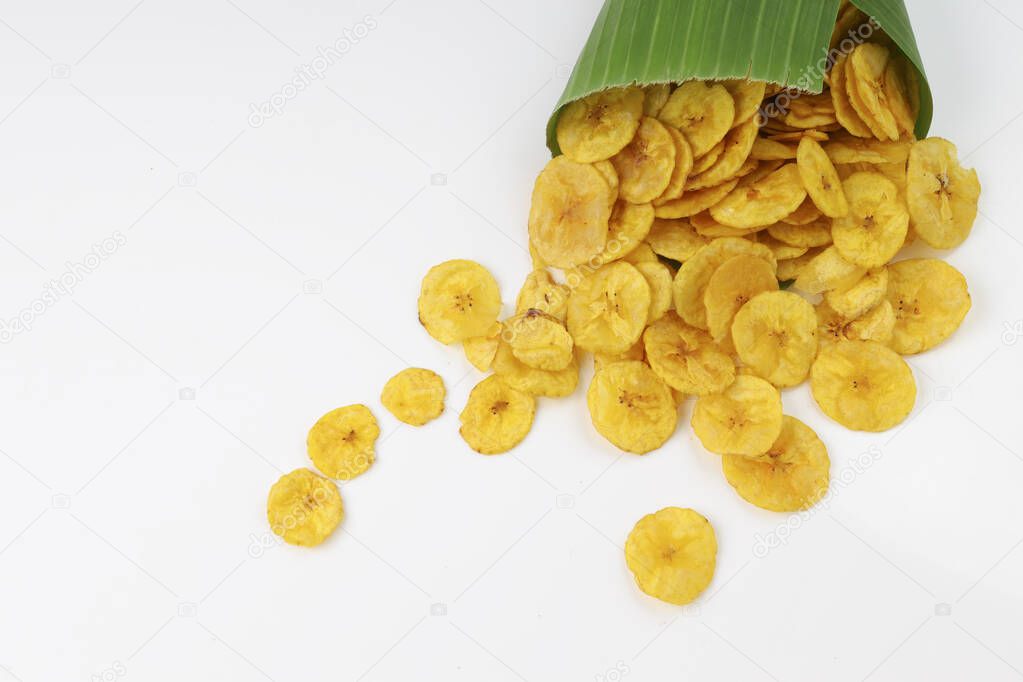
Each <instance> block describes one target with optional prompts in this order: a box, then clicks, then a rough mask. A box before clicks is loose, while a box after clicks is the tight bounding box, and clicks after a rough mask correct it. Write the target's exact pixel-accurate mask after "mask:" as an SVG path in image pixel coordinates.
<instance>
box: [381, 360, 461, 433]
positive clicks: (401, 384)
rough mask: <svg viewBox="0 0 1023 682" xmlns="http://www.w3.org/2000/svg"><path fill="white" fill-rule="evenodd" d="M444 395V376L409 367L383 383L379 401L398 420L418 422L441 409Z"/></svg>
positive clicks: (442, 408)
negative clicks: (442, 377)
mask: <svg viewBox="0 0 1023 682" xmlns="http://www.w3.org/2000/svg"><path fill="white" fill-rule="evenodd" d="M446 395H447V391H446V390H445V388H444V380H443V379H441V378H440V376H439V375H438V374H437V373H436V372H431V371H430V370H428V369H421V368H418V367H409V368H408V369H404V370H402V371H400V372H398V373H397V374H395V375H394V376H393V377H391V378H390V379H389V380H388V381H387V383H386V384H384V390H383V392H382V393H381V394H380V402H381V403H383V405H384V407H386V408H387V410H388V411H389V412H390V413H391V414H393V415H394V417H395V418H396V419H397V420H398V421H400V422H404V423H406V424H410V425H412V426H422V425H423V424H426V423H427V422H430V421H433V420H434V419H436V418H437V417H439V416H440V415H441V414H442V413H443V412H444V398H445V396H446Z"/></svg>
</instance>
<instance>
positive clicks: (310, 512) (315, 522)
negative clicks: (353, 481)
mask: <svg viewBox="0 0 1023 682" xmlns="http://www.w3.org/2000/svg"><path fill="white" fill-rule="evenodd" d="M344 515H345V510H344V505H343V504H342V502H341V493H340V492H338V489H337V485H336V484H335V483H334V482H333V481H331V480H329V479H326V478H323V477H322V476H318V475H317V474H315V473H313V472H312V471H309V470H308V469H295V470H294V471H292V472H291V473H287V474H284V475H283V476H281V477H280V478H279V479H278V480H277V482H276V483H274V484H273V487H271V488H270V495H269V496H268V498H267V501H266V518H267V520H268V521H269V522H270V530H272V531H273V532H274V534H275V535H279V536H280V537H281V538H282V539H283V540H284V541H285V542H287V543H288V544H289V545H300V546H303V547H315V546H316V545H318V544H320V543H321V542H323V541H324V540H326V539H327V538H328V537H330V534H331V533H333V532H334V529H335V528H337V527H338V524H340V523H341V519H343V518H344Z"/></svg>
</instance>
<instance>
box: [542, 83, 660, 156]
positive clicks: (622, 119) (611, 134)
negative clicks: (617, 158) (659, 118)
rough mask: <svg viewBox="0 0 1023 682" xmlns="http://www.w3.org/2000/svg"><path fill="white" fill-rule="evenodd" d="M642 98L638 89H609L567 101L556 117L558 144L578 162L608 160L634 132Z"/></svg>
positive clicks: (623, 145)
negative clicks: (568, 102)
mask: <svg viewBox="0 0 1023 682" xmlns="http://www.w3.org/2000/svg"><path fill="white" fill-rule="evenodd" d="M643 99H644V97H643V91H642V90H640V89H639V88H634V87H628V88H611V89H610V90H602V91H600V92H595V93H593V94H592V95H589V96H587V97H583V98H582V99H579V100H576V101H574V102H572V103H570V104H568V105H567V106H566V107H565V108H564V109H563V110H562V111H561V116H559V117H558V125H557V138H558V146H559V147H561V151H562V152H563V153H564V154H565V156H567V157H568V158H570V159H572V160H573V161H577V162H579V163H592V162H594V161H601V160H603V159H610V158H611V157H612V156H614V155H615V154H617V153H618V152H620V151H621V150H622V149H623V148H624V147H625V145H627V144H629V142H630V141H631V140H632V137H633V136H634V135H635V134H636V129H637V128H638V127H639V119H640V117H641V116H642V115H643Z"/></svg>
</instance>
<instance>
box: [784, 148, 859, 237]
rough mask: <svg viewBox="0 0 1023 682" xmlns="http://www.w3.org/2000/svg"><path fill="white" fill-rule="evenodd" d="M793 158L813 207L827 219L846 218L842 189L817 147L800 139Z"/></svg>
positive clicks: (839, 180)
mask: <svg viewBox="0 0 1023 682" xmlns="http://www.w3.org/2000/svg"><path fill="white" fill-rule="evenodd" d="M796 154H797V156H796V164H797V167H798V168H799V176H800V177H801V178H802V179H803V186H804V187H805V188H806V191H807V193H808V194H809V195H810V199H812V200H813V203H814V205H815V206H817V208H818V209H820V211H821V213H823V214H824V215H826V216H828V217H829V218H841V217H844V216H845V215H847V214H848V213H849V203H848V202H847V201H846V198H845V192H844V191H843V189H842V181H841V179H840V178H839V177H838V171H837V170H835V166H834V164H833V163H831V159H830V158H828V155H827V154H826V153H825V152H824V148H823V147H821V146H820V143H818V142H816V141H815V140H811V139H810V138H803V140H802V141H801V142H800V143H799V150H798V151H797V153H796Z"/></svg>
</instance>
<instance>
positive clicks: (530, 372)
mask: <svg viewBox="0 0 1023 682" xmlns="http://www.w3.org/2000/svg"><path fill="white" fill-rule="evenodd" d="M493 370H494V374H495V375H497V376H498V377H500V378H501V380H502V381H503V382H504V383H505V384H507V385H508V386H510V387H511V388H514V389H515V390H517V391H522V392H523V393H528V394H530V395H533V396H537V397H542V398H564V397H565V396H568V395H572V394H573V393H575V389H576V386H578V385H579V362H578V360H577V359H576V358H575V356H574V355H573V357H572V359H571V360H570V361H569V363H568V365H567V366H565V367H564V368H562V369H558V370H546V369H537V368H535V367H530V366H529V365H527V364H526V363H524V362H522V361H521V360H519V359H518V358H517V357H515V353H514V352H513V351H512V348H511V346H510V345H509V344H508V342H507V341H505V340H504V338H502V339H501V342H500V343H499V344H498V346H497V353H496V354H495V355H494V364H493Z"/></svg>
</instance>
